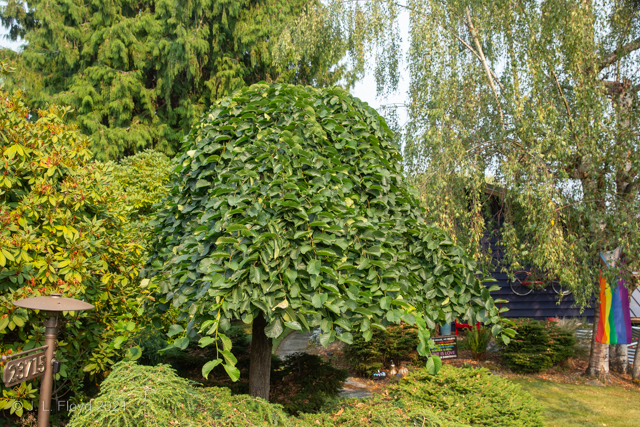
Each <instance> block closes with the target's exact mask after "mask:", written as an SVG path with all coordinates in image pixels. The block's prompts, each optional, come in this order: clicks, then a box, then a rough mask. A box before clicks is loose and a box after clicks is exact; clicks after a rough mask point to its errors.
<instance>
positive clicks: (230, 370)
mask: <svg viewBox="0 0 640 427" xmlns="http://www.w3.org/2000/svg"><path fill="white" fill-rule="evenodd" d="M222 366H224V370H225V371H227V375H229V378H231V380H232V381H233V382H236V381H238V379H239V378H240V370H239V369H238V368H236V367H235V366H232V365H222Z"/></svg>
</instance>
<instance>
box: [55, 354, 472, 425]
mask: <svg viewBox="0 0 640 427" xmlns="http://www.w3.org/2000/svg"><path fill="white" fill-rule="evenodd" d="M105 409H108V410H105ZM173 425H179V426H181V427H192V426H194V427H196V426H197V427H200V426H203V425H207V426H208V425H213V426H216V427H224V426H234V427H240V426H258V425H260V426H265V425H268V426H291V427H316V426H318V425H321V426H327V427H330V426H345V427H347V426H349V427H351V426H362V427H368V426H385V427H405V426H425V427H440V426H447V427H449V426H451V427H455V426H464V425H465V424H459V423H457V422H456V421H449V420H447V421H443V420H442V419H441V418H440V417H439V416H437V415H435V414H434V413H433V411H431V410H430V409H429V408H427V407H425V406H424V405H422V404H418V403H408V404H406V405H405V404H399V403H398V402H394V401H392V400H391V399H389V398H383V397H377V398H374V399H368V400H364V401H358V400H355V399H352V400H346V401H341V402H340V403H339V404H336V405H335V406H332V407H330V408H328V412H325V413H321V414H315V415H306V416H302V417H301V418H295V417H291V416H289V415H287V414H286V413H285V412H283V411H282V407H281V406H280V405H275V404H271V403H269V402H266V401H264V400H262V399H259V398H254V397H250V396H247V395H235V396H234V395H231V393H230V392H229V390H228V389H226V388H217V387H212V388H198V387H195V386H194V384H193V383H190V382H189V381H188V380H185V379H183V378H180V377H178V376H177V375H176V374H175V373H174V372H173V370H172V369H171V368H169V367H168V366H167V365H158V366H154V367H150V366H139V365H137V364H135V363H130V362H122V363H119V364H118V365H116V366H115V367H114V370H113V372H112V373H111V375H109V377H108V378H107V379H106V380H105V381H104V382H103V383H102V390H101V393H100V395H99V396H98V397H97V398H96V399H94V400H93V401H92V402H91V404H90V405H89V404H88V403H87V404H84V405H79V406H77V407H76V409H75V411H74V413H73V416H72V419H71V421H70V423H69V424H67V427H94V426H95V427H98V426H100V427H124V426H136V427H152V426H153V427H164V426H173Z"/></svg>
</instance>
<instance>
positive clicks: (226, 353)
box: [220, 350, 238, 365]
mask: <svg viewBox="0 0 640 427" xmlns="http://www.w3.org/2000/svg"><path fill="white" fill-rule="evenodd" d="M220 354H222V356H223V357H224V360H225V361H226V362H227V364H229V365H235V364H236V363H238V359H236V356H234V355H233V353H231V352H230V351H229V350H222V351H221V352H220Z"/></svg>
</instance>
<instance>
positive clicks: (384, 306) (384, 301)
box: [380, 297, 392, 310]
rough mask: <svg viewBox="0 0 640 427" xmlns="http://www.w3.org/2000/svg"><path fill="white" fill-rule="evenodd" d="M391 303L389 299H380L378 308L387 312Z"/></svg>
mask: <svg viewBox="0 0 640 427" xmlns="http://www.w3.org/2000/svg"><path fill="white" fill-rule="evenodd" d="M391 301H392V298H391V297H383V298H380V308H382V309H383V310H388V309H389V308H391Z"/></svg>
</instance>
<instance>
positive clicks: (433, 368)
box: [427, 355, 442, 375]
mask: <svg viewBox="0 0 640 427" xmlns="http://www.w3.org/2000/svg"><path fill="white" fill-rule="evenodd" d="M441 368H442V360H440V357H438V356H436V355H432V356H430V357H429V359H428V360H427V372H429V373H430V374H431V375H436V374H437V373H438V372H439V371H440V369H441Z"/></svg>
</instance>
